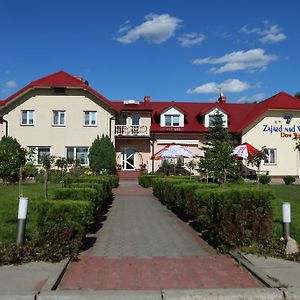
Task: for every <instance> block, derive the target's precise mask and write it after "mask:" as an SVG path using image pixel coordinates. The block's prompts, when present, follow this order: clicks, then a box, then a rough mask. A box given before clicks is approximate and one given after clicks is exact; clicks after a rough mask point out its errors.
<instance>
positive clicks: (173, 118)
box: [165, 115, 180, 126]
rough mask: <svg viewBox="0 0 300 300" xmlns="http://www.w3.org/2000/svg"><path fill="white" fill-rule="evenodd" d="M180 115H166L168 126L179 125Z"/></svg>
mask: <svg viewBox="0 0 300 300" xmlns="http://www.w3.org/2000/svg"><path fill="white" fill-rule="evenodd" d="M179 117H180V115H165V124H166V126H179Z"/></svg>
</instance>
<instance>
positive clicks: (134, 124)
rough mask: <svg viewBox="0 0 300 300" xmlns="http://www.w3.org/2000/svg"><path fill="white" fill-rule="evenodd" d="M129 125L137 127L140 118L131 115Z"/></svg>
mask: <svg viewBox="0 0 300 300" xmlns="http://www.w3.org/2000/svg"><path fill="white" fill-rule="evenodd" d="M131 124H132V125H133V126H139V125H140V116H139V115H132V116H131Z"/></svg>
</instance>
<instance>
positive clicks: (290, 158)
mask: <svg viewBox="0 0 300 300" xmlns="http://www.w3.org/2000/svg"><path fill="white" fill-rule="evenodd" d="M216 113H221V114H222V116H223V120H224V124H225V126H226V127H228V130H229V131H230V132H231V133H232V134H233V135H234V136H235V138H236V140H237V142H238V143H241V142H248V143H250V144H252V145H253V146H254V147H256V148H258V149H261V147H266V149H267V150H268V153H269V155H268V158H267V159H266V161H264V162H263V164H262V170H264V171H266V172H269V174H270V175H271V176H273V177H282V176H285V175H292V176H295V177H299V175H300V156H299V152H298V151H296V150H295V140H293V138H294V137H298V136H300V100H299V99H297V98H295V97H293V96H291V95H289V94H287V93H284V92H281V93H278V94H277V95H275V96H273V97H271V98H269V99H266V100H264V101H262V102H260V103H257V104H254V103H252V104H240V103H229V102H227V99H226V97H225V96H223V95H221V96H220V98H219V101H218V102H217V103H200V102H193V103H188V102H156V101H151V99H150V96H145V97H144V99H143V100H142V101H137V100H124V101H111V100H109V99H107V98H106V97H104V96H103V95H101V94H99V93H98V92H97V91H95V90H94V89H92V88H91V87H90V86H89V85H88V82H86V81H84V80H83V79H82V78H77V77H74V76H71V75H70V74H68V73H66V72H64V71H60V72H57V73H54V74H51V75H49V76H46V77H44V78H41V79H38V80H35V81H33V82H31V83H30V84H28V85H27V86H25V87H24V88H22V89H21V90H19V91H18V92H16V93H15V94H13V95H11V96H10V97H8V98H7V99H5V100H3V101H0V136H2V135H9V136H13V137H15V138H16V139H17V140H18V142H19V143H20V144H21V145H22V146H23V147H33V148H35V149H36V150H37V151H36V153H37V157H36V164H39V163H40V160H41V158H42V157H43V156H44V155H47V154H51V155H55V156H60V157H67V158H70V159H73V158H79V159H80V160H81V161H82V164H83V165H88V149H89V147H90V146H91V144H92V142H93V140H94V139H95V138H96V136H97V135H100V136H101V135H102V134H106V135H108V136H109V137H110V138H111V140H112V141H113V143H114V144H115V147H116V155H117V157H116V158H117V163H118V165H119V167H120V168H121V169H122V171H123V172H124V173H125V174H126V173H128V174H130V173H133V172H137V171H138V170H139V169H141V168H144V167H145V168H146V169H147V170H148V171H149V172H151V171H156V170H157V169H158V168H159V165H160V163H161V162H160V161H155V160H151V157H152V156H153V155H154V154H155V153H156V152H158V151H159V150H161V149H162V148H163V147H164V146H166V145H168V144H171V143H176V144H180V145H184V147H186V148H187V149H189V150H191V151H192V152H194V153H195V154H197V155H202V154H203V153H202V150H201V146H202V144H203V141H204V135H205V133H206V132H207V130H208V127H209V125H210V122H211V120H212V118H213V117H214V115H215V114H216Z"/></svg>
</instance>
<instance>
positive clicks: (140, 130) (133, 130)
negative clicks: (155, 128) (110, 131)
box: [115, 125, 150, 137]
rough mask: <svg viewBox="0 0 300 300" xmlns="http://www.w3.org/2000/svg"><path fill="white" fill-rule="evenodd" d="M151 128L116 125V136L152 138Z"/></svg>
mask: <svg viewBox="0 0 300 300" xmlns="http://www.w3.org/2000/svg"><path fill="white" fill-rule="evenodd" d="M149 129H150V128H149V126H144V125H142V126H139V125H115V136H127V137H141V136H150V130H149Z"/></svg>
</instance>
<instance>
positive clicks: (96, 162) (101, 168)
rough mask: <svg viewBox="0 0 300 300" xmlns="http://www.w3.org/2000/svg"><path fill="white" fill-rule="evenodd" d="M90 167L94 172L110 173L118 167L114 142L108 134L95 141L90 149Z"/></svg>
mask: <svg viewBox="0 0 300 300" xmlns="http://www.w3.org/2000/svg"><path fill="white" fill-rule="evenodd" d="M89 162H90V167H91V169H92V170H93V172H94V173H96V174H99V173H102V172H108V173H110V174H112V173H114V172H115V169H116V152H115V147H114V145H113V143H112V142H111V140H110V138H109V137H108V136H107V135H106V136H104V135H102V137H101V138H99V136H97V138H96V139H95V140H94V141H93V143H92V146H91V148H90V151H89Z"/></svg>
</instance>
